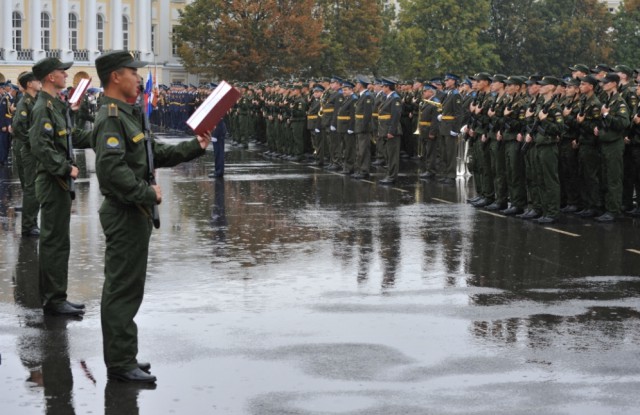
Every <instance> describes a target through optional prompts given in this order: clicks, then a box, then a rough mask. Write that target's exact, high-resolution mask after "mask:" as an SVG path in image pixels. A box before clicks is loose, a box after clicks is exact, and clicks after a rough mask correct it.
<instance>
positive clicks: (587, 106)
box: [576, 75, 602, 218]
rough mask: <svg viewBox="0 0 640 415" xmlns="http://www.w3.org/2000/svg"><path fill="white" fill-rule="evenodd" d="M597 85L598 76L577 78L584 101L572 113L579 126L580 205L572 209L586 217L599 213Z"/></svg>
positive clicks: (600, 200) (598, 110)
mask: <svg viewBox="0 0 640 415" xmlns="http://www.w3.org/2000/svg"><path fill="white" fill-rule="evenodd" d="M597 85H598V80H597V79H596V78H595V77H593V76H592V75H587V76H585V77H582V78H580V93H581V94H582V96H583V97H584V98H583V99H584V101H583V102H582V103H581V105H580V112H579V113H578V115H577V116H576V120H577V121H578V124H579V126H580V136H579V138H578V140H577V145H578V161H579V163H580V171H581V177H580V179H581V182H582V186H581V189H582V194H581V200H582V203H583V209H582V210H580V211H578V212H576V214H577V215H578V216H581V217H583V218H590V217H593V216H596V215H597V214H598V213H602V212H601V210H602V198H601V197H600V154H599V152H598V147H597V138H596V136H595V134H594V130H595V127H596V126H597V125H598V124H599V123H600V109H601V106H602V104H601V103H600V100H599V99H598V97H597V96H596V94H595V87H596V86H597Z"/></svg>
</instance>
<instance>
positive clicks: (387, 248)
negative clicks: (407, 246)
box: [380, 212, 400, 288]
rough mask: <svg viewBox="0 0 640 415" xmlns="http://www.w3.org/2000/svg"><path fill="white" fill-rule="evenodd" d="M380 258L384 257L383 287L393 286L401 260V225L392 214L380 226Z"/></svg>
mask: <svg viewBox="0 0 640 415" xmlns="http://www.w3.org/2000/svg"><path fill="white" fill-rule="evenodd" d="M380 258H381V259H382V267H383V275H382V287H383V288H387V287H393V285H394V284H395V281H396V271H397V269H398V262H399V260H400V226H398V221H397V220H396V219H395V217H394V216H393V212H392V215H391V216H389V217H388V218H383V219H382V226H381V227H380Z"/></svg>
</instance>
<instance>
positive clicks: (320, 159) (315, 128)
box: [307, 84, 324, 166]
mask: <svg viewBox="0 0 640 415" xmlns="http://www.w3.org/2000/svg"><path fill="white" fill-rule="evenodd" d="M323 93H324V87H323V86H322V85H320V84H318V85H315V86H314V87H313V98H311V101H310V102H309V107H308V108H307V130H309V132H310V134H311V144H312V145H313V154H314V156H315V157H316V162H315V165H316V166H324V142H323V140H322V130H321V128H322V126H321V125H320V116H319V115H318V112H320V106H321V105H322V104H321V101H320V99H321V97H322V94H323Z"/></svg>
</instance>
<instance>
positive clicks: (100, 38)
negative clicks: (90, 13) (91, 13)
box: [96, 14, 104, 52]
mask: <svg viewBox="0 0 640 415" xmlns="http://www.w3.org/2000/svg"><path fill="white" fill-rule="evenodd" d="M96 30H97V37H96V40H97V42H98V44H97V45H96V46H97V47H98V50H99V51H100V52H102V51H104V17H102V15H101V14H99V15H97V16H96Z"/></svg>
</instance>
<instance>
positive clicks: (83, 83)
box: [69, 78, 91, 105]
mask: <svg viewBox="0 0 640 415" xmlns="http://www.w3.org/2000/svg"><path fill="white" fill-rule="evenodd" d="M89 85H91V78H82V79H81V80H80V82H78V86H77V87H76V89H75V90H74V91H73V95H71V98H69V104H71V105H75V103H76V102H79V101H81V100H82V97H83V96H84V93H85V92H87V89H89Z"/></svg>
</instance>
